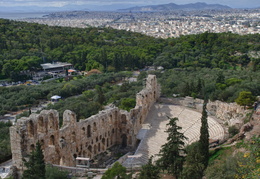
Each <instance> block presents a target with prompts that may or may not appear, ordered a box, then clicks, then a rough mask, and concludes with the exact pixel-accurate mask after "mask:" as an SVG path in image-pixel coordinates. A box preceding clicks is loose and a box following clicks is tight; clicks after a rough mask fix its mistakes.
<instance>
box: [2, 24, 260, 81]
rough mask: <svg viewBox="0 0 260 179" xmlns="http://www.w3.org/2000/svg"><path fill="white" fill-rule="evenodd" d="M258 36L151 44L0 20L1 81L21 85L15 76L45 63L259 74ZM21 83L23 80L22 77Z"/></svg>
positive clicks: (108, 33)
mask: <svg viewBox="0 0 260 179" xmlns="http://www.w3.org/2000/svg"><path fill="white" fill-rule="evenodd" d="M257 51H260V35H259V34H254V35H245V36H240V35H237V34H232V33H221V34H215V33H208V32H206V33H203V34H199V35H188V36H181V37H180V38H172V39H156V38H153V37H149V36H145V35H142V34H139V33H133V32H128V31H124V30H115V29H111V28H85V29H80V28H70V27H50V26H47V25H40V24H34V23H25V22H15V21H9V20H4V19H0V69H1V78H2V79H4V78H11V79H12V80H20V79H19V78H21V77H17V76H18V75H17V74H18V73H19V72H20V71H24V70H37V69H39V68H40V64H41V63H44V62H52V61H62V62H69V63H72V64H73V65H74V66H75V68H76V69H78V70H90V69H93V68H98V69H99V70H101V71H104V72H107V71H110V72H111V71H121V70H133V69H141V68H143V67H145V66H147V65H153V64H154V65H157V66H159V65H161V66H163V67H164V68H167V69H169V68H175V67H193V68H196V67H206V68H221V69H241V68H251V69H252V70H254V71H256V70H257V69H259V64H260V61H259V56H258V55H257V54H256V55H254V54H255V52H257ZM21 79H22V78H21Z"/></svg>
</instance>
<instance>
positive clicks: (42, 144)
mask: <svg viewBox="0 0 260 179" xmlns="http://www.w3.org/2000/svg"><path fill="white" fill-rule="evenodd" d="M40 144H41V147H42V149H44V140H43V139H42V140H40Z"/></svg>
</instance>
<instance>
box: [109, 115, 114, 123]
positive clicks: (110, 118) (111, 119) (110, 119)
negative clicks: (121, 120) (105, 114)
mask: <svg viewBox="0 0 260 179" xmlns="http://www.w3.org/2000/svg"><path fill="white" fill-rule="evenodd" d="M109 124H113V116H112V114H110V116H109Z"/></svg>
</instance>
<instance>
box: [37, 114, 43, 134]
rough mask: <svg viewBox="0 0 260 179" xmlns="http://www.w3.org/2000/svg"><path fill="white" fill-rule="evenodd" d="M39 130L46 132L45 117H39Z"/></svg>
mask: <svg viewBox="0 0 260 179" xmlns="http://www.w3.org/2000/svg"><path fill="white" fill-rule="evenodd" d="M37 128H38V132H44V123H43V117H42V116H40V117H39V119H38V127H37Z"/></svg>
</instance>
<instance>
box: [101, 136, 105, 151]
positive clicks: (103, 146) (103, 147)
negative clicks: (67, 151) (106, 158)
mask: <svg viewBox="0 0 260 179" xmlns="http://www.w3.org/2000/svg"><path fill="white" fill-rule="evenodd" d="M105 146H106V139H105V138H103V139H102V150H103V151H104V150H105Z"/></svg>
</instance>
